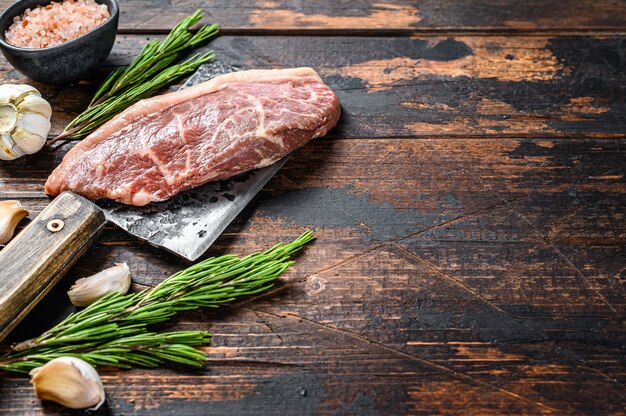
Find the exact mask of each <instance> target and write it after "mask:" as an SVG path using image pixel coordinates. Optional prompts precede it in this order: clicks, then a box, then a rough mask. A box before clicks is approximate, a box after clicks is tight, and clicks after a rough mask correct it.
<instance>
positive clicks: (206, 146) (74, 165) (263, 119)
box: [46, 68, 340, 206]
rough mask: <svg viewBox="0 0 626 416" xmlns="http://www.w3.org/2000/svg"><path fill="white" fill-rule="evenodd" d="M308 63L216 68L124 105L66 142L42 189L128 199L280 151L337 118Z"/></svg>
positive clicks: (149, 197)
mask: <svg viewBox="0 0 626 416" xmlns="http://www.w3.org/2000/svg"><path fill="white" fill-rule="evenodd" d="M339 115H340V109H339V100H338V99H337V96H336V95H335V94H334V93H333V91H332V90H331V89H330V88H328V86H327V85H326V84H324V82H323V81H322V80H321V79H320V77H319V76H318V75H317V73H316V72H315V71H314V70H312V69H311V68H296V69H281V70H252V71H242V72H235V73H231V74H226V75H221V76H219V77H216V78H213V79H212V80H210V81H207V82H205V83H202V84H198V85H195V86H193V87H189V88H186V89H183V90H180V91H177V92H174V93H170V94H165V95H161V96H157V97H154V98H150V99H147V100H143V101H140V102H138V103H137V104H135V105H133V106H131V107H129V108H128V109H126V110H125V111H123V112H122V113H120V114H119V115H117V116H116V117H115V118H113V119H112V120H111V121H109V122H108V123H106V124H104V125H103V126H102V127H100V128H99V129H98V130H96V131H95V132H93V133H92V134H91V135H89V136H88V137H86V138H85V139H83V140H82V141H81V142H80V143H78V144H77V145H76V146H75V147H74V148H73V149H72V150H70V151H69V152H68V153H67V155H65V158H64V159H63V162H62V163H61V164H60V165H59V166H58V167H57V168H56V169H55V170H54V172H52V174H51V175H50V177H49V178H48V181H47V182H46V192H47V193H48V194H51V195H57V194H59V193H61V192H63V191H68V190H69V191H73V192H76V193H78V194H80V195H83V196H85V197H87V198H89V199H91V200H96V199H100V198H109V199H114V200H116V201H119V202H122V203H125V204H131V205H138V206H141V205H146V204H148V203H150V202H156V201H163V200H166V199H168V198H171V197H172V196H174V195H176V194H177V193H179V192H181V191H184V190H186V189H190V188H193V187H195V186H199V185H202V184H204V183H206V182H210V181H215V180H221V179H226V178H229V177H231V176H235V175H238V174H240V173H243V172H246V171H249V170H252V169H257V168H262V167H265V166H268V165H271V164H272V163H274V162H276V161H278V160H279V159H281V158H282V157H284V156H286V155H287V154H289V153H290V152H292V151H293V150H295V149H297V148H299V147H301V146H303V145H304V144H306V143H307V142H308V141H309V140H311V139H313V138H315V137H320V136H323V135H325V134H326V133H327V132H328V131H329V130H330V129H331V128H333V127H334V126H335V124H336V123H337V121H338V120H339Z"/></svg>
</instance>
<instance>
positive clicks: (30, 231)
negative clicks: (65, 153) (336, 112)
mask: <svg viewBox="0 0 626 416" xmlns="http://www.w3.org/2000/svg"><path fill="white" fill-rule="evenodd" d="M105 223H106V220H105V218H104V213H103V212H102V210H100V208H98V207H97V206H96V205H95V204H93V203H92V202H90V201H88V200H87V199H85V198H83V197H81V196H78V195H76V194H73V193H71V192H64V193H62V194H61V195H59V196H58V197H56V198H55V199H54V201H52V203H50V205H48V206H47V207H46V209H44V210H43V211H42V212H41V214H39V215H38V216H37V218H35V219H34V220H33V221H32V222H31V223H30V224H28V226H27V227H26V228H24V230H23V231H22V232H21V233H19V234H18V235H17V236H16V237H15V238H14V239H13V240H11V242H9V244H7V246H6V247H4V248H3V249H2V250H0V341H1V340H3V339H4V337H6V336H7V335H8V333H9V332H10V331H11V330H12V329H13V328H14V327H15V326H16V325H17V324H18V322H20V321H21V320H22V318H24V317H25V316H26V314H28V312H30V310H31V309H32V308H33V307H34V306H35V305H36V304H37V302H39V300H41V298H43V297H44V295H45V294H46V293H48V291H49V290H50V289H51V288H52V286H54V284H56V282H58V281H59V279H60V278H61V276H63V275H64V274H65V272H67V270H68V269H69V268H70V267H71V266H72V265H73V264H74V263H75V262H76V260H77V259H78V258H79V257H80V256H81V255H82V254H83V253H84V252H85V250H87V248H88V247H89V245H90V244H91V242H92V241H93V240H94V239H95V238H96V237H97V235H98V232H99V231H100V230H101V229H102V227H103V226H104V224H105Z"/></svg>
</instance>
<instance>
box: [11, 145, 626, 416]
mask: <svg viewBox="0 0 626 416" xmlns="http://www.w3.org/2000/svg"><path fill="white" fill-rule="evenodd" d="M69 147H70V145H69V144H66V145H64V146H62V148H61V149H59V151H57V152H52V151H50V150H45V151H43V152H42V153H40V154H38V155H37V156H35V157H33V158H30V159H21V160H19V161H18V162H14V163H13V164H11V165H10V166H8V165H2V167H0V181H1V182H2V192H3V193H2V194H0V198H5V197H11V198H15V197H17V198H19V199H22V200H23V201H24V203H25V205H26V206H27V207H29V208H32V209H33V210H34V211H37V210H39V209H41V207H43V206H44V204H45V203H46V198H45V197H44V196H43V194H42V191H41V184H42V182H43V180H44V179H45V177H46V175H47V173H48V172H49V171H50V169H51V168H52V167H53V165H54V164H55V163H56V162H57V161H58V159H59V158H60V157H61V156H62V154H63V152H65V151H66V150H67V149H68V148H69ZM623 160H624V147H623V146H622V143H621V141H619V140H607V139H584V140H583V139H571V140H561V139H535V140H530V139H497V138H494V139H458V140H454V141H453V140H446V139H423V140H402V139H380V140H340V139H339V140H333V139H322V140H316V141H313V142H312V143H310V144H309V145H307V146H306V147H305V148H303V149H302V151H301V152H300V153H299V154H298V155H297V156H296V157H295V158H293V159H292V160H291V161H289V162H288V164H287V165H286V166H285V167H284V168H283V169H282V170H281V171H280V172H279V174H278V175H277V176H276V177H275V178H274V179H273V180H272V181H270V183H269V184H268V186H267V187H266V188H265V190H264V191H263V192H262V193H261V194H260V195H259V197H258V198H256V199H255V200H254V202H253V203H252V204H251V206H249V207H248V209H246V211H245V212H244V213H243V214H242V215H241V216H240V217H239V218H238V219H237V220H236V221H235V222H234V223H233V224H232V225H231V226H230V227H229V228H228V230H227V231H226V233H225V234H224V235H223V236H222V237H221V238H220V239H219V240H218V241H217V243H216V244H215V245H214V246H213V247H212V248H211V249H210V251H209V253H208V254H209V255H219V254H223V253H226V252H235V253H242V254H243V253H247V252H250V251H253V250H258V249H262V248H263V247H267V246H269V245H270V244H272V243H273V242H275V241H276V240H277V239H288V238H292V237H294V236H295V235H297V234H298V233H299V232H301V231H302V230H304V229H305V228H313V229H314V230H315V232H316V234H317V235H318V236H319V240H318V241H317V242H316V243H315V244H313V245H312V246H311V247H309V248H307V250H306V252H305V253H304V254H303V255H302V256H301V257H300V258H299V262H298V264H297V266H296V267H295V268H294V269H293V270H292V271H290V272H289V274H288V275H286V276H285V278H284V279H283V282H284V284H283V285H282V286H281V287H279V288H278V289H277V290H275V291H273V292H272V294H271V295H269V296H265V297H261V298H259V299H256V300H251V301H249V302H247V303H245V304H243V305H240V306H238V307H232V308H228V309H226V310H224V311H223V312H221V313H217V314H214V313H213V312H206V311H204V312H196V313H188V314H184V315H183V316H181V317H180V318H179V319H177V320H176V322H175V326H174V328H186V329H192V328H194V329H206V328H207V322H208V323H209V326H210V330H211V331H212V332H214V333H215V334H216V336H215V339H214V342H213V344H212V346H211V347H210V348H208V349H207V350H206V351H207V353H208V354H209V358H210V360H212V361H213V362H211V363H209V364H207V366H206V367H205V368H204V369H203V370H200V371H197V372H188V371H182V372H180V371H171V370H167V369H166V370H155V371H143V370H139V371H134V372H130V373H125V372H121V373H120V372H116V371H113V370H107V371H104V375H105V382H106V386H107V391H108V392H109V394H110V400H111V404H110V406H111V407H112V408H113V409H115V411H123V412H124V413H125V414H126V413H128V414H146V413H147V414H165V413H167V412H169V411H171V410H172V409H174V408H176V407H177V406H183V403H184V409H185V411H187V410H188V411H189V413H190V414H195V413H198V414H199V413H201V412H204V411H206V409H220V411H222V410H223V409H231V410H233V412H234V413H238V414H251V413H272V411H273V410H272V409H279V411H283V410H284V409H283V408H282V407H281V406H282V405H283V404H284V405H285V406H288V408H289V409H291V411H293V412H295V413H319V414H332V413H334V412H338V411H346V412H348V413H354V412H359V411H365V410H363V409H371V410H373V411H378V412H384V411H385V410H387V411H392V412H396V413H408V412H410V411H413V412H425V411H427V410H428V409H441V411H442V412H450V413H452V412H462V413H470V414H471V413H476V414H481V413H482V414H484V413H486V412H492V413H498V412H499V413H503V412H507V411H508V412H511V411H516V412H519V413H534V414H536V413H541V412H546V413H549V412H552V413H587V412H589V411H591V409H593V411H596V412H601V413H611V412H619V410H620V409H622V408H623V405H624V404H625V403H624V399H623V387H622V385H621V384H620V383H624V382H625V381H626V380H624V372H623V369H624V365H625V364H626V363H624V357H623V349H622V348H623V344H624V341H625V340H626V336H625V335H626V334H625V331H624V328H623V324H622V321H621V317H623V314H624V310H625V309H626V302H625V301H624V299H626V296H625V295H626V293H625V291H626V288H625V287H624V281H623V279H622V277H621V276H622V275H623V270H624V241H625V239H626V228H625V224H624V221H623V206H624V205H625V204H626V186H625V181H624V166H623ZM116 261H127V262H128V263H129V264H130V265H131V269H132V271H133V278H134V280H135V282H136V283H137V284H139V285H153V284H156V283H157V282H159V281H161V280H162V279H163V278H164V277H165V276H167V275H168V274H170V273H172V272H174V271H176V270H177V269H179V268H181V267H184V265H185V263H184V262H183V261H181V260H177V259H175V258H174V257H173V256H171V255H168V254H165V253H161V252H160V251H159V250H157V249H154V248H152V247H149V246H146V245H144V244H141V243H134V242H132V239H131V238H128V237H124V235H123V234H122V233H121V232H119V231H117V230H114V229H108V230H107V231H106V232H105V233H104V234H103V236H102V237H101V238H100V241H99V243H98V244H97V245H96V246H95V247H93V248H91V249H90V250H89V252H88V253H87V255H86V256H85V257H84V258H83V259H81V260H80V261H79V262H78V263H77V265H76V266H75V267H74V268H73V269H72V270H71V271H70V274H69V275H68V276H67V278H66V279H64V280H63V282H62V283H61V285H59V286H58V287H57V288H56V289H55V291H54V292H53V293H51V295H50V296H48V297H47V298H46V299H45V300H44V302H43V303H42V304H41V305H40V306H39V308H38V309H37V310H35V311H34V313H33V314H31V315H30V317H29V318H28V320H27V321H25V322H24V324H23V325H21V326H20V328H19V329H18V331H17V332H15V333H14V334H13V337H14V338H15V339H19V338H23V337H26V336H29V335H34V334H35V333H37V332H39V331H40V330H42V329H43V328H45V327H46V326H48V325H50V324H51V322H50V321H55V320H59V319H61V318H62V317H63V316H64V314H65V313H67V312H68V311H69V310H70V309H71V307H70V306H68V304H67V301H66V300H65V293H64V292H65V290H67V287H68V286H69V285H70V284H71V282H72V281H73V280H74V279H76V278H78V277H80V276H84V275H88V274H91V273H93V272H95V271H97V270H99V269H101V268H103V267H106V266H108V265H110V264H112V263H113V262H116ZM342 386H343V387H342ZM346 386H349V387H346ZM9 389H10V391H12V392H15V393H13V394H10V395H9V394H8V391H9ZM0 392H2V394H0V397H2V399H0V410H1V411H5V412H10V411H13V412H17V411H23V412H25V413H28V412H31V413H32V414H36V413H37V412H38V411H39V408H38V407H33V404H32V403H31V400H32V396H31V395H30V393H29V392H30V387H28V384H27V381H26V380H25V379H21V378H10V379H8V380H7V381H4V382H3V383H0ZM302 392H304V393H302ZM5 393H6V394H5ZM303 394H304V395H303ZM276 397H284V398H285V399H284V400H285V403H281V404H280V405H277V404H276V402H277V401H276ZM390 403H392V404H390ZM36 405H37V406H38V404H36ZM272 406H274V407H272ZM275 406H278V407H275ZM389 406H391V407H389ZM281 409H283V410H281ZM342 409H343V410H342ZM284 411H287V410H284ZM215 412H217V413H219V411H218V410H215Z"/></svg>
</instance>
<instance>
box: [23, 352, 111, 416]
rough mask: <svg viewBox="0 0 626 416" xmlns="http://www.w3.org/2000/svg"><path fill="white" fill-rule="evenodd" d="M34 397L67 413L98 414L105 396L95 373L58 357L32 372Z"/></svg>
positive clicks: (80, 363)
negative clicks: (72, 410)
mask: <svg viewBox="0 0 626 416" xmlns="http://www.w3.org/2000/svg"><path fill="white" fill-rule="evenodd" d="M29 374H30V376H31V377H32V378H31V380H30V382H31V383H32V384H33V385H34V387H35V396H37V398H38V399H41V400H51V401H53V402H56V403H59V404H61V405H63V406H65V407H69V408H70V409H86V408H89V410H98V408H100V406H102V404H103V403H104V400H105V398H106V395H105V393H104V387H103V386H102V381H101V380H100V376H98V373H97V372H96V369H95V368H93V367H92V366H91V364H89V363H88V362H86V361H83V360H81V359H80V358H75V357H59V358H55V359H54V360H52V361H49V362H47V363H46V364H45V365H43V366H41V367H38V368H35V369H33V370H31V372H30V373H29Z"/></svg>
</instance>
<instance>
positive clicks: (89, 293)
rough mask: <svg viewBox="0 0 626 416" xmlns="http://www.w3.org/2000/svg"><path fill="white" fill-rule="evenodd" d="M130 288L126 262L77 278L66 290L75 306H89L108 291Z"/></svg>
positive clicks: (123, 291)
mask: <svg viewBox="0 0 626 416" xmlns="http://www.w3.org/2000/svg"><path fill="white" fill-rule="evenodd" d="M129 288H130V269H129V268H128V264H126V263H116V264H115V266H113V267H109V268H108V269H104V270H102V271H101V272H99V273H96V274H94V275H93V276H89V277H83V278H82V279H78V280H77V281H76V283H74V285H72V287H71V288H70V290H69V292H67V294H68V296H69V297H70V301H71V302H72V303H73V304H74V305H76V306H89V305H91V304H92V303H94V302H95V301H97V300H98V299H101V298H103V297H105V296H106V295H108V294H109V293H113V292H117V293H121V294H125V293H126V292H128V289H129Z"/></svg>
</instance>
